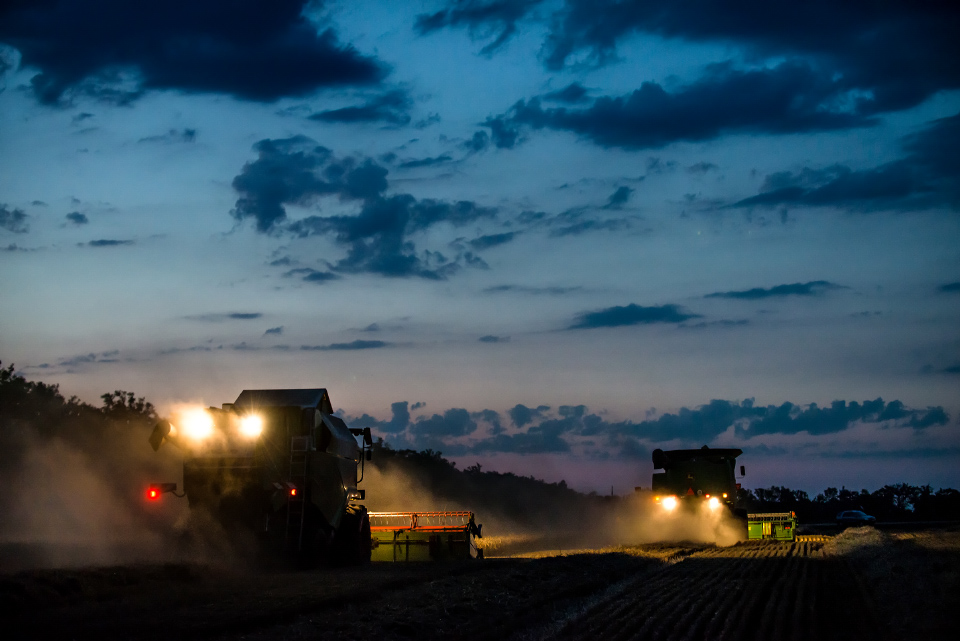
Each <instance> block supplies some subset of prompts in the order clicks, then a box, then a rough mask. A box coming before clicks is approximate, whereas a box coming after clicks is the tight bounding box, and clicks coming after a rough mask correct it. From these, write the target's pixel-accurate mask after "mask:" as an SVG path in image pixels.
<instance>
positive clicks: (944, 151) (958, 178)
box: [732, 113, 960, 211]
mask: <svg viewBox="0 0 960 641" xmlns="http://www.w3.org/2000/svg"><path fill="white" fill-rule="evenodd" d="M957 145H960V113H958V114H956V115H953V116H949V117H947V118H940V119H938V120H934V121H933V122H931V123H929V124H928V125H927V126H926V127H925V128H924V129H923V130H921V131H920V132H918V133H915V134H912V135H910V136H907V137H905V138H903V139H902V140H901V147H902V149H903V151H904V153H905V155H904V157H903V158H901V159H898V160H894V161H892V162H888V163H884V164H882V165H878V166H876V167H871V168H868V169H860V170H854V169H851V168H850V167H847V166H845V165H831V166H829V167H825V168H821V169H814V168H810V167H804V168H803V169H801V170H800V171H797V172H789V171H787V172H778V173H774V174H770V175H768V176H767V177H766V178H765V179H764V182H763V185H762V187H761V188H760V193H759V194H757V195H756V196H751V197H750V198H745V199H743V200H741V201H739V202H736V203H734V204H733V205H732V206H733V207H766V208H770V207H779V206H784V205H792V206H806V207H825V206H835V207H843V208H846V209H852V210H859V211H873V210H879V209H894V210H916V209H926V208H930V207H936V206H948V207H951V208H953V209H960V158H958V155H957V154H956V153H955V150H956V148H957Z"/></svg>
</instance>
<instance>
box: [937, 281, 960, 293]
mask: <svg viewBox="0 0 960 641" xmlns="http://www.w3.org/2000/svg"><path fill="white" fill-rule="evenodd" d="M937 291H938V292H941V293H944V294H956V293H960V282H957V283H947V284H946V285H940V287H937Z"/></svg>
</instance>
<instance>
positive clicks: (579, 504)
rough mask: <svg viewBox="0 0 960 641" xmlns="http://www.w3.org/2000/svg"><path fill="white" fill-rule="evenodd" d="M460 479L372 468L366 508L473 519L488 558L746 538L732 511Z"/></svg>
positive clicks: (500, 479) (642, 495)
mask: <svg viewBox="0 0 960 641" xmlns="http://www.w3.org/2000/svg"><path fill="white" fill-rule="evenodd" d="M456 475H457V477H459V478H457V477H454V478H449V479H445V482H437V479H435V478H431V477H430V476H429V475H424V474H422V473H420V471H418V470H416V469H412V468H411V469H404V467H403V466H401V465H389V464H388V465H385V466H384V467H373V466H368V467H367V470H366V475H365V476H366V477H365V479H364V482H363V486H364V487H365V488H366V496H367V499H366V501H365V502H364V503H365V505H366V506H367V508H368V509H369V510H370V511H373V512H421V511H470V512H473V513H474V515H475V519H476V522H477V523H478V524H482V525H483V528H482V532H483V538H481V539H479V540H477V545H478V547H480V548H482V549H483V550H484V555H485V556H486V557H492V556H510V555H515V554H525V553H534V552H539V551H544V550H562V551H565V552H567V551H568V552H573V551H575V550H580V549H584V550H585V549H599V548H607V547H615V546H629V545H639V544H643V543H655V542H670V541H676V542H679V541H687V542H697V543H712V544H716V545H719V546H729V545H733V544H735V543H736V542H738V541H740V540H742V539H744V538H745V531H744V528H743V525H742V522H740V521H738V520H737V519H735V518H734V517H733V516H732V515H730V513H729V512H728V511H727V510H726V509H718V510H714V511H711V510H708V509H706V508H705V506H698V508H703V509H695V510H686V509H677V510H675V511H674V512H672V513H667V512H666V511H665V510H664V509H663V508H662V507H661V506H660V505H657V504H655V503H654V502H653V496H652V495H651V494H650V493H649V492H637V493H634V494H631V495H628V496H624V497H619V496H595V495H584V494H579V493H576V492H574V491H573V490H569V489H567V488H566V487H565V486H564V487H563V488H557V487H556V486H555V485H549V484H539V487H537V488H536V489H533V488H532V487H529V488H526V491H524V487H523V486H524V485H525V484H526V485H530V484H531V482H532V480H530V479H524V478H522V477H512V478H509V479H507V480H509V481H511V482H510V483H504V476H508V475H498V474H496V473H485V474H478V475H471V474H469V473H464V472H461V471H457V472H456ZM487 475H489V477H488V478H487V479H484V478H483V477H484V476H487ZM484 480H487V481H489V482H488V483H484V482H483V481H484ZM514 484H515V485H516V486H515V487H513V485H514ZM490 485H493V486H494V487H493V491H491V487H489V486H490ZM511 487H512V490H513V491H510V490H511Z"/></svg>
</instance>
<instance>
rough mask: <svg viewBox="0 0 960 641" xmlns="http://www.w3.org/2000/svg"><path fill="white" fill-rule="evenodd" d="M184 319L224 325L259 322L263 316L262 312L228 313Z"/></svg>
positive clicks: (199, 315)
mask: <svg viewBox="0 0 960 641" xmlns="http://www.w3.org/2000/svg"><path fill="white" fill-rule="evenodd" d="M184 318H186V319H188V320H196V321H205V322H210V323H222V322H225V321H232V320H241V321H243V320H257V319H259V318H263V314H262V313H260V312H226V313H223V314H196V315H193V316H184Z"/></svg>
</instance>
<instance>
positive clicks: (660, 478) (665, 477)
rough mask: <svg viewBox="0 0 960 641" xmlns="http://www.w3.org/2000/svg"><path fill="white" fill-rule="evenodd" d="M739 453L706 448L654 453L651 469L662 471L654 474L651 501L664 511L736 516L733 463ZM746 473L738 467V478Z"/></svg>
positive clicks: (742, 468) (737, 487)
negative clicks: (716, 512)
mask: <svg viewBox="0 0 960 641" xmlns="http://www.w3.org/2000/svg"><path fill="white" fill-rule="evenodd" d="M741 454H743V450H739V449H733V448H730V449H711V448H709V447H707V446H706V445H704V446H703V447H702V448H700V449H699V450H668V451H664V450H661V449H656V450H654V451H653V467H654V468H655V469H661V470H663V472H655V473H654V475H653V483H652V486H653V496H654V502H655V503H657V504H659V505H660V506H661V507H662V508H663V509H664V510H665V511H667V512H673V511H675V510H677V509H697V508H704V507H705V508H706V509H708V510H719V509H721V508H726V509H728V510H730V511H731V512H734V513H736V514H738V515H739V511H738V510H737V509H736V508H737V506H736V500H737V490H738V489H739V488H740V484H739V483H737V478H736V461H737V457H738V456H740V455H741ZM745 472H746V470H745V469H744V467H743V466H742V465H741V466H740V476H743V475H744V473H745Z"/></svg>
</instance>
